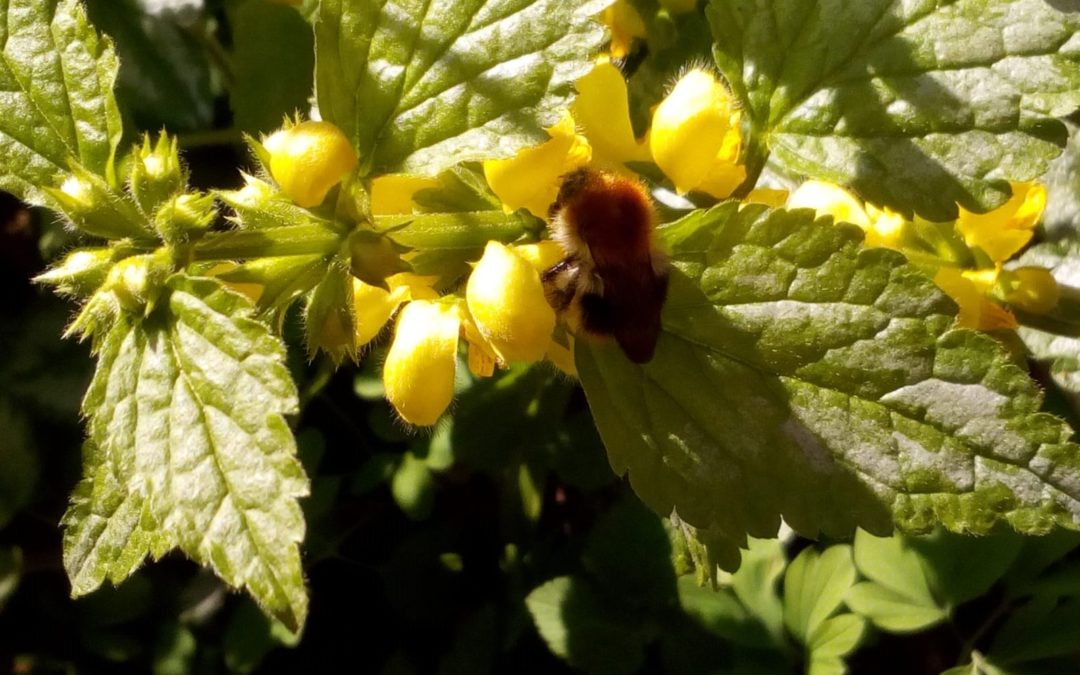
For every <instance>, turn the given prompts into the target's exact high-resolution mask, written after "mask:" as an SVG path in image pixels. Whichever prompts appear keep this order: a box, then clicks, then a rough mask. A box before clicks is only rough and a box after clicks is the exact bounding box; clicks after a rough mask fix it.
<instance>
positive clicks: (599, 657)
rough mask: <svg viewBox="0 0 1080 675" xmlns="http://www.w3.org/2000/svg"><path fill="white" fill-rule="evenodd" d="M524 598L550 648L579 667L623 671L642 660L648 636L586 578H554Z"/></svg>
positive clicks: (613, 674) (608, 673)
mask: <svg viewBox="0 0 1080 675" xmlns="http://www.w3.org/2000/svg"><path fill="white" fill-rule="evenodd" d="M525 604H526V606H527V607H528V608H529V613H530V614H531V615H532V618H533V622H534V623H535V624H536V628H537V630H538V631H539V632H540V636H541V637H542V638H544V642H545V643H547V646H548V648H549V649H551V651H552V652H554V653H555V654H556V655H558V656H559V657H561V658H563V659H566V660H567V661H568V662H569V663H570V664H571V665H573V666H574V667H576V668H580V669H581V670H584V671H585V672H587V673H590V674H595V675H621V674H623V673H632V672H636V671H637V670H638V668H639V667H640V666H641V663H642V660H643V659H644V645H645V639H644V636H643V635H641V634H640V633H638V632H636V631H635V630H634V629H633V625H632V624H630V623H628V621H627V619H626V617H624V616H623V615H622V613H621V612H620V611H619V610H618V609H617V608H615V607H614V606H612V604H611V603H607V602H604V599H603V598H601V597H600V596H599V595H598V594H597V593H596V592H595V591H593V590H592V588H591V587H590V586H589V585H588V583H587V582H584V581H582V580H581V579H578V578H576V577H559V578H557V579H552V580H551V581H549V582H547V583H546V584H544V585H543V586H540V587H539V588H536V589H534V590H533V591H532V592H531V593H529V595H528V597H526V598H525Z"/></svg>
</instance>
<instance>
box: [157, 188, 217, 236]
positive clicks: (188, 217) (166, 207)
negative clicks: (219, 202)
mask: <svg viewBox="0 0 1080 675" xmlns="http://www.w3.org/2000/svg"><path fill="white" fill-rule="evenodd" d="M216 217H217V210H216V209H215V208H214V197H213V195H200V194H195V193H186V194H182V195H177V196H175V197H172V198H171V199H169V200H168V201H167V202H165V203H164V204H162V205H161V207H160V208H158V210H157V212H156V213H155V214H154V229H155V230H157V232H158V234H160V235H161V237H162V239H164V240H165V241H167V242H169V243H174V242H178V241H186V240H188V239H190V238H192V237H193V236H195V237H197V236H199V235H200V234H202V233H203V232H205V231H206V229H207V228H209V227H210V224H211V223H213V222H214V218H216Z"/></svg>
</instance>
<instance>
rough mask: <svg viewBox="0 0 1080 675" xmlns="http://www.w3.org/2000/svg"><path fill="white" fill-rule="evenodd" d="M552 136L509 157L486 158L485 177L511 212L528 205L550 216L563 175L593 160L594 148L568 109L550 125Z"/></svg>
mask: <svg viewBox="0 0 1080 675" xmlns="http://www.w3.org/2000/svg"><path fill="white" fill-rule="evenodd" d="M548 135H549V136H551V139H550V140H548V141H546V142H544V143H542V144H540V145H537V146H534V147H531V148H525V149H524V150H520V151H518V153H517V154H516V155H514V156H513V157H511V158H509V159H497V160H489V161H486V162H484V177H485V178H486V179H487V182H488V185H490V186H491V189H492V190H493V191H494V192H495V194H496V195H498V197H499V199H500V200H501V201H502V203H503V207H504V208H505V209H506V211H507V212H511V211H516V210H518V209H521V208H524V209H528V210H529V212H531V213H532V214H533V215H534V216H538V217H540V218H545V217H547V209H548V206H549V205H550V204H551V203H552V202H553V201H555V196H556V195H557V194H558V192H559V179H560V178H561V177H562V176H563V175H565V174H567V173H569V172H570V171H573V170H574V169H576V168H578V167H581V166H584V165H586V164H588V163H589V159H590V158H591V157H592V149H591V148H590V146H589V142H588V141H587V140H586V139H585V137H584V136H581V135H579V134H578V133H577V129H576V128H575V126H574V119H573V118H572V117H571V116H570V113H569V112H567V113H565V114H564V115H563V117H562V119H560V120H559V122H558V123H557V124H556V125H555V126H553V127H551V128H549V129H548Z"/></svg>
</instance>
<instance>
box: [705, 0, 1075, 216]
mask: <svg viewBox="0 0 1080 675" xmlns="http://www.w3.org/2000/svg"><path fill="white" fill-rule="evenodd" d="M709 20H710V24H711V25H712V29H713V34H714V37H715V39H716V48H715V57H716V61H717V64H718V65H719V67H720V69H721V71H722V72H723V73H724V75H725V77H726V78H727V80H728V82H729V83H730V84H731V86H732V89H733V90H734V93H735V94H736V96H737V97H738V98H739V99H740V100H741V101H742V103H743V105H744V107H745V109H746V111H747V113H748V116H749V118H750V121H751V125H752V127H753V129H754V134H755V137H756V139H757V141H756V142H758V143H760V144H761V145H762V146H763V147H760V148H757V149H756V154H758V155H759V158H752V159H751V161H758V159H760V158H763V157H764V155H765V154H768V153H771V155H772V158H773V159H774V160H776V161H777V162H779V163H780V164H781V165H782V166H783V167H784V168H785V169H786V170H788V171H791V172H794V173H796V174H803V175H807V176H812V177H814V178H821V179H826V180H830V181H833V182H836V183H841V184H848V185H851V186H852V187H854V188H855V189H856V190H857V191H858V192H859V193H860V194H861V195H862V196H863V197H864V198H866V199H867V200H868V201H871V202H873V203H875V204H879V205H887V206H890V207H893V208H894V209H897V210H899V211H903V212H908V213H910V212H911V211H915V212H916V213H918V214H919V215H922V216H925V217H927V218H929V219H931V220H939V221H942V220H949V219H950V218H953V217H955V216H956V213H957V211H956V203H957V202H958V203H960V204H962V205H964V206H965V207H966V208H968V209H970V210H978V211H981V210H986V209H988V208H990V207H993V206H995V205H997V204H999V203H1001V202H1002V201H1004V199H1005V198H1006V197H1007V195H1008V192H1009V190H1008V185H1007V183H1006V180H1031V179H1035V178H1037V177H1039V176H1040V175H1042V174H1043V172H1044V171H1045V170H1046V167H1047V165H1048V163H1049V162H1050V160H1052V159H1053V158H1054V157H1056V156H1057V155H1058V153H1059V152H1060V148H1061V147H1062V146H1064V144H1065V139H1066V130H1065V126H1064V125H1063V124H1062V123H1061V122H1059V121H1057V120H1055V119H1054V118H1056V117H1062V116H1064V115H1067V114H1069V113H1071V112H1073V111H1074V110H1075V109H1076V108H1077V107H1080V62H1078V61H1080V58H1078V54H1077V50H1076V40H1075V34H1076V32H1077V30H1078V29H1080V14H1078V13H1077V12H1076V11H1075V4H1074V3H1071V2H1064V3H1062V2H1046V1H1045V0H957V1H954V2H904V3H900V2H894V1H893V0H854V1H840V2H822V1H820V0H795V1H792V2H785V3H783V4H782V5H776V4H775V3H770V2H763V1H761V0H713V2H712V3H711V4H710V5H709Z"/></svg>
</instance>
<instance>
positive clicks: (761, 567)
mask: <svg viewBox="0 0 1080 675" xmlns="http://www.w3.org/2000/svg"><path fill="white" fill-rule="evenodd" d="M786 565H787V559H786V558H785V557H784V547H783V544H782V543H781V542H780V541H779V540H777V539H750V540H748V541H747V547H746V550H744V551H743V552H742V564H741V565H740V566H739V570H738V571H737V572H735V573H734V574H733V575H731V589H732V590H733V591H734V592H735V597H737V598H738V599H739V602H741V603H742V604H743V605H744V606H745V607H746V608H747V609H748V610H750V613H751V614H753V615H754V617H755V618H756V619H757V620H758V621H760V622H761V623H762V624H764V626H765V628H766V629H767V630H768V631H769V634H770V635H771V636H772V638H773V641H774V643H775V644H777V645H780V644H784V604H783V601H782V600H781V599H780V595H779V594H778V592H777V587H776V585H777V582H778V581H779V580H780V576H781V575H782V574H783V573H784V568H785V566H786Z"/></svg>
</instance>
